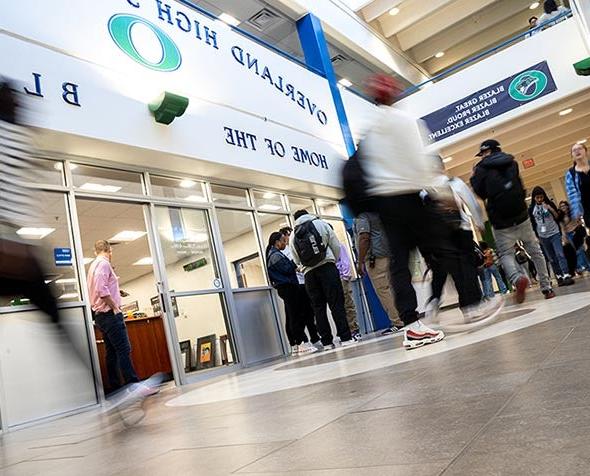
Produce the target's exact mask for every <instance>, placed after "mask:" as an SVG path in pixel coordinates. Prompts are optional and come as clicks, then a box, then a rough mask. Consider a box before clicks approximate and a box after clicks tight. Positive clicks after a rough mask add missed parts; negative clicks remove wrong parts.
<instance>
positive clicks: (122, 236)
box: [109, 230, 147, 241]
mask: <svg viewBox="0 0 590 476" xmlns="http://www.w3.org/2000/svg"><path fill="white" fill-rule="evenodd" d="M144 235H147V233H146V232H145V231H131V230H124V231H120V232H119V233H117V234H116V235H115V236H112V237H111V238H109V241H135V240H137V239H138V238H141V237H142V236H144Z"/></svg>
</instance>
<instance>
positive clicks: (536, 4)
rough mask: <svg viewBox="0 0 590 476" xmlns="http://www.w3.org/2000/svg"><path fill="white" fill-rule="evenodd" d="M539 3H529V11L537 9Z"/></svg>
mask: <svg viewBox="0 0 590 476" xmlns="http://www.w3.org/2000/svg"><path fill="white" fill-rule="evenodd" d="M539 5H540V4H539V2H533V3H531V6H530V7H529V9H530V10H534V9H535V8H539Z"/></svg>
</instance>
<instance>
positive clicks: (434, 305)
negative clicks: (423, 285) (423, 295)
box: [424, 298, 440, 325]
mask: <svg viewBox="0 0 590 476" xmlns="http://www.w3.org/2000/svg"><path fill="white" fill-rule="evenodd" d="M439 311H440V299H437V298H432V299H431V300H430V301H428V304H426V309H424V322H425V323H427V324H428V325H438V324H439V323H440V318H439V316H438V313H439Z"/></svg>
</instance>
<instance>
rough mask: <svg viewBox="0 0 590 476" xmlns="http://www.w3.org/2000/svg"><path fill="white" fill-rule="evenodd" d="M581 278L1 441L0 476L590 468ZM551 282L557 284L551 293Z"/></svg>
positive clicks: (589, 352)
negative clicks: (459, 324) (431, 327)
mask: <svg viewBox="0 0 590 476" xmlns="http://www.w3.org/2000/svg"><path fill="white" fill-rule="evenodd" d="M589 290H590V280H582V281H581V282H580V283H579V284H577V285H576V286H575V288H574V289H568V290H566V291H562V292H560V295H559V297H558V298H556V299H554V300H551V301H543V300H538V299H536V298H535V296H531V298H532V299H530V300H529V301H527V302H526V303H525V304H524V305H522V306H509V307H507V308H506V309H505V311H504V313H503V318H502V320H501V321H500V322H497V323H495V324H493V325H492V326H490V327H488V328H485V329H481V330H479V331H476V332H473V333H471V334H461V335H453V336H449V338H448V339H446V340H445V341H443V342H442V343H440V344H436V345H433V346H428V347H425V348H423V349H417V350H415V351H411V352H407V351H404V350H402V349H400V346H401V337H400V336H393V337H383V338H379V339H374V340H368V341H366V342H364V343H362V344H361V345H358V346H355V347H353V348H346V349H338V350H336V351H331V352H326V353H322V354H314V355H312V356H308V357H305V358H301V359H297V360H287V361H282V362H279V363H277V364H275V365H272V366H267V367H264V368H261V369H255V370H253V371H251V372H247V373H242V374H240V375H234V376H227V377H224V378H221V379H216V381H215V382H210V383H207V382H203V383H199V384H196V385H194V386H190V387H186V388H182V389H176V388H167V389H165V390H164V391H162V392H161V393H160V394H159V395H158V396H156V397H152V398H150V399H149V401H148V402H147V404H146V406H147V416H146V418H145V419H144V420H143V421H142V422H141V423H139V424H138V425H136V426H133V427H129V428H126V427H125V426H123V425H122V423H121V420H120V419H119V418H118V417H116V416H105V415H102V414H100V413H99V412H98V411H95V410H94V411H91V412H86V413H84V414H80V415H76V416H73V417H69V418H63V419H60V420H57V421H53V422H49V423H44V424H40V425H37V426H35V427H31V428H27V429H22V430H18V431H13V432H10V433H6V434H4V435H2V436H0V475H1V476H13V475H14V476H29V475H31V476H32V475H43V476H57V475H59V476H69V475H75V476H80V475H88V476H90V475H146V476H151V475H154V476H155V475H173V476H183V475H212V476H217V475H230V474H236V475H240V474H244V475H251V476H252V475H285V476H294V475H298V476H299V475H301V476H303V475H306V476H328V475H330V476H331V475H334V476H352V475H354V476H356V475H362V476H377V475H379V476H380V475H388V476H392V475H393V476H395V475H416V476H420V475H441V474H444V475H512V474H514V475H519V476H522V475H529V474H530V475H533V474H534V475H578V474H579V475H588V474H590V365H589V364H590V345H588V338H589V337H590V318H589V311H590V292H589ZM560 291H561V290H560Z"/></svg>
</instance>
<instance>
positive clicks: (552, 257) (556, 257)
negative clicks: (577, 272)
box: [539, 233, 569, 276]
mask: <svg viewBox="0 0 590 476" xmlns="http://www.w3.org/2000/svg"><path fill="white" fill-rule="evenodd" d="M539 241H540V242H541V246H542V247H543V251H545V254H546V255H547V258H549V261H550V262H551V266H553V272H554V273H555V274H556V275H557V276H563V275H565V274H569V272H568V266H567V260H566V259H565V254H564V252H563V245H562V244H561V234H560V233H555V235H552V236H550V237H549V238H539Z"/></svg>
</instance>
